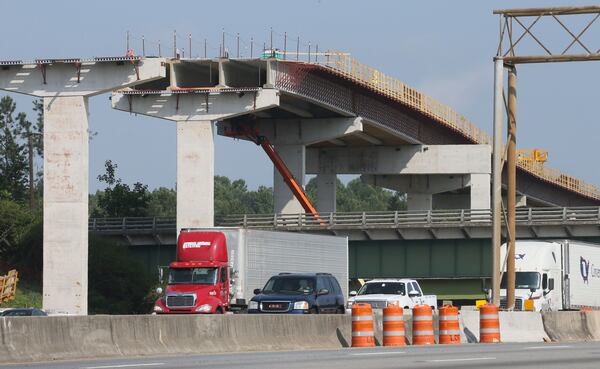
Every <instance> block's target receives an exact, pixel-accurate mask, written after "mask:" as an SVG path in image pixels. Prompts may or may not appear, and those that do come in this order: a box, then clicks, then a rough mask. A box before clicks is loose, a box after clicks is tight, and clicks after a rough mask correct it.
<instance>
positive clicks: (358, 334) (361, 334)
mask: <svg viewBox="0 0 600 369" xmlns="http://www.w3.org/2000/svg"><path fill="white" fill-rule="evenodd" d="M372 336H373V331H359V332H352V337H372Z"/></svg>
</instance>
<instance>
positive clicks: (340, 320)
mask: <svg viewBox="0 0 600 369" xmlns="http://www.w3.org/2000/svg"><path fill="white" fill-rule="evenodd" d="M0 334H1V337H2V343H1V344H0V362H2V363H8V362H29V361H47V360H57V359H78V358H100V357H116V356H125V355H127V356H130V355H136V356H145V355H165V354H184V353H219V352H235V351H271V350H297V349H320V348H339V347H344V346H348V342H350V339H349V338H350V337H351V336H350V316H347V315H317V316H294V315H221V316H197V315H196V316H191V315H186V316H151V315H146V316H107V315H104V316H103V315H97V316H75V317H65V316H61V317H59V316H56V317H10V318H9V317H5V318H1V319H0Z"/></svg>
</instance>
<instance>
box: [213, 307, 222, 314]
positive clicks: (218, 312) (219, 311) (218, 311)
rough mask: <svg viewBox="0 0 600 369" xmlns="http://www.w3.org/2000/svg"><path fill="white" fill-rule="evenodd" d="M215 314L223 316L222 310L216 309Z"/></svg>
mask: <svg viewBox="0 0 600 369" xmlns="http://www.w3.org/2000/svg"><path fill="white" fill-rule="evenodd" d="M215 314H223V310H221V308H220V307H218V308H217V310H215Z"/></svg>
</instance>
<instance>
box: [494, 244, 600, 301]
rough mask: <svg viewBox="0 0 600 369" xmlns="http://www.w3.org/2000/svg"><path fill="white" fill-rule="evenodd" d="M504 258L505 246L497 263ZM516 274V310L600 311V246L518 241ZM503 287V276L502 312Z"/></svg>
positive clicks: (502, 285)
mask: <svg viewBox="0 0 600 369" xmlns="http://www.w3.org/2000/svg"><path fill="white" fill-rule="evenodd" d="M505 255H506V244H504V245H502V246H501V259H500V260H504V259H505ZM515 270H516V273H515V306H514V309H515V310H536V311H556V310H580V309H582V308H592V309H600V245H597V244H592V243H586V242H581V241H573V240H561V241H525V240H523V241H520V240H517V242H516V248H515ZM506 283H507V282H506V273H503V277H502V279H501V282H500V307H501V308H506ZM528 300H529V301H528ZM526 305H529V306H526Z"/></svg>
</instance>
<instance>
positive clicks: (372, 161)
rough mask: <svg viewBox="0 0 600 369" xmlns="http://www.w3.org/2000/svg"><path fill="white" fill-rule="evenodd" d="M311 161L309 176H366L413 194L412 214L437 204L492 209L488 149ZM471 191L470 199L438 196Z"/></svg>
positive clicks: (383, 149)
mask: <svg viewBox="0 0 600 369" xmlns="http://www.w3.org/2000/svg"><path fill="white" fill-rule="evenodd" d="M306 156H307V163H306V167H307V173H309V174H315V173H317V174H319V175H325V174H329V175H331V174H332V173H336V174H361V175H362V177H361V178H362V180H363V181H365V182H366V183H369V184H371V185H376V186H381V187H385V188H389V189H392V190H396V191H400V192H405V193H408V208H409V210H429V209H432V208H434V207H436V206H435V202H438V203H439V206H440V208H471V209H488V208H489V206H490V172H491V160H490V158H491V149H490V147H489V146H488V145H430V146H427V145H402V146H395V147H389V146H376V147H336V148H325V149H323V148H310V149H307V153H306ZM466 187H470V189H471V192H470V195H469V196H468V197H467V196H464V195H462V196H460V197H459V196H457V195H448V196H446V197H441V196H440V195H437V196H435V197H434V196H433V195H434V194H440V193H444V192H448V191H453V190H458V189H462V188H466ZM329 191H330V189H328V192H329ZM444 195H446V194H444ZM328 198H329V197H328ZM434 199H437V201H434ZM334 200H335V199H334ZM330 208H331V206H330Z"/></svg>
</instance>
